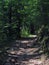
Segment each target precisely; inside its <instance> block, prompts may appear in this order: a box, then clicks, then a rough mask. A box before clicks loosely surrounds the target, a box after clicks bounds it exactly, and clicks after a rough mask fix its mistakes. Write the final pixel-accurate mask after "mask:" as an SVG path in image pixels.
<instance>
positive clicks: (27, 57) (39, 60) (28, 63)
mask: <svg viewBox="0 0 49 65" xmlns="http://www.w3.org/2000/svg"><path fill="white" fill-rule="evenodd" d="M36 40H37V39H34V40H16V42H15V43H14V44H13V45H12V46H11V48H10V49H8V50H7V53H8V58H7V59H6V62H5V64H4V65H48V64H46V63H47V62H48V61H47V60H46V63H45V56H44V55H43V53H42V52H41V51H40V49H39V48H40V46H39V45H38V44H37V43H36Z"/></svg>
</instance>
